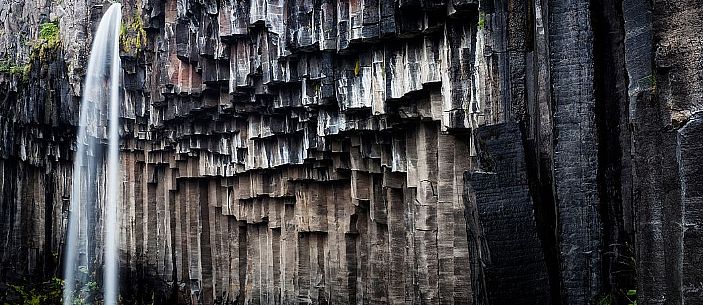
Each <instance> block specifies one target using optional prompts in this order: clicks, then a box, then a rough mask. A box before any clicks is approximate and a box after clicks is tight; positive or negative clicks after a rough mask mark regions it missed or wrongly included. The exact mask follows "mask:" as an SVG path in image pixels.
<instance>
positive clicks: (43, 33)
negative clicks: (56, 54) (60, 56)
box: [39, 22, 61, 49]
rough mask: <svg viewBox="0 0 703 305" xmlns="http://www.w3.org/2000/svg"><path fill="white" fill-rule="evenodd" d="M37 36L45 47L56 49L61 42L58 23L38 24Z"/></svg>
mask: <svg viewBox="0 0 703 305" xmlns="http://www.w3.org/2000/svg"><path fill="white" fill-rule="evenodd" d="M39 38H40V39H41V40H43V42H44V43H45V44H46V47H47V48H50V49H56V48H57V47H58V46H59V43H60V42H61V39H60V37H59V25H58V24H56V23H54V22H46V23H42V24H41V25H40V26H39Z"/></svg>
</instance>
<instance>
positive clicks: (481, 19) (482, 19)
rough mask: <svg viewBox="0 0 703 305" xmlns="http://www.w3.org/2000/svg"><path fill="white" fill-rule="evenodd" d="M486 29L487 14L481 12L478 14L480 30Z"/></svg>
mask: <svg viewBox="0 0 703 305" xmlns="http://www.w3.org/2000/svg"><path fill="white" fill-rule="evenodd" d="M484 28H486V13H484V12H479V13H478V29H479V30H483V29H484Z"/></svg>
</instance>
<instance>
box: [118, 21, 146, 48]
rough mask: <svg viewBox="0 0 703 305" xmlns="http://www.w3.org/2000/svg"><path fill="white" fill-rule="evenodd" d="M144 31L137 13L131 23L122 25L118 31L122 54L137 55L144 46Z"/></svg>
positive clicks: (142, 23)
mask: <svg viewBox="0 0 703 305" xmlns="http://www.w3.org/2000/svg"><path fill="white" fill-rule="evenodd" d="M146 39H147V38H146V31H145V30H144V22H143V21H142V16H141V14H139V12H135V13H134V16H133V17H132V21H131V22H129V23H127V24H125V23H123V24H122V27H121V29H120V48H121V49H122V51H123V52H125V53H128V54H131V55H137V54H138V53H139V52H141V51H142V50H144V46H145V45H146Z"/></svg>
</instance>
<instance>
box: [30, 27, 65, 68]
mask: <svg viewBox="0 0 703 305" xmlns="http://www.w3.org/2000/svg"><path fill="white" fill-rule="evenodd" d="M30 44H31V45H32V51H31V53H30V55H29V57H30V59H32V60H35V59H38V60H46V59H47V58H48V57H49V56H52V55H55V54H56V51H57V50H58V49H59V48H60V47H61V36H60V35H59V25H58V24H57V23H55V22H45V23H42V24H41V25H40V26H39V38H38V39H37V40H36V41H34V42H31V43H30Z"/></svg>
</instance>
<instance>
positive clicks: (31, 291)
mask: <svg viewBox="0 0 703 305" xmlns="http://www.w3.org/2000/svg"><path fill="white" fill-rule="evenodd" d="M8 286H9V288H10V289H9V291H6V292H5V295H0V302H2V303H3V304H20V305H49V304H61V296H62V293H63V280H61V279H59V278H52V279H51V280H49V281H47V282H43V283H39V284H27V285H23V284H11V285H8Z"/></svg>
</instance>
